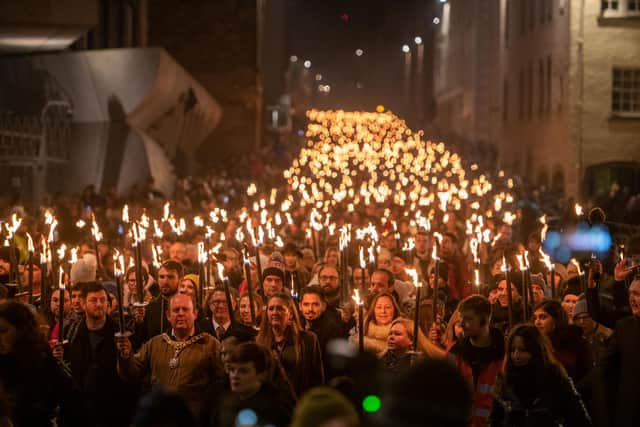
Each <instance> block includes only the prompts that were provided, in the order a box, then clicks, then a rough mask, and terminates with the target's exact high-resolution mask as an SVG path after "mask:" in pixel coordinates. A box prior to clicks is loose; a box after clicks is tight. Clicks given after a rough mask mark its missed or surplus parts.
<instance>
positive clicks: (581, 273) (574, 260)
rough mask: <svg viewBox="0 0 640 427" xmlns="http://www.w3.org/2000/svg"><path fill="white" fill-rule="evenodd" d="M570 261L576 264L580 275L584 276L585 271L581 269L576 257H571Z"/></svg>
mask: <svg viewBox="0 0 640 427" xmlns="http://www.w3.org/2000/svg"><path fill="white" fill-rule="evenodd" d="M569 262H570V263H571V264H573V265H575V266H576V269H577V270H578V275H579V276H582V275H583V274H584V272H583V271H582V270H581V269H580V263H579V262H578V261H577V260H576V259H575V258H571V259H570V260H569Z"/></svg>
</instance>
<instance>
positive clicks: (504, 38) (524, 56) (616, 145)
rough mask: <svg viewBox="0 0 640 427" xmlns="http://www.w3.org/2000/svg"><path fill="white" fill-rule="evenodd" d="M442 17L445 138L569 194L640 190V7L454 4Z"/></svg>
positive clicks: (578, 0)
mask: <svg viewBox="0 0 640 427" xmlns="http://www.w3.org/2000/svg"><path fill="white" fill-rule="evenodd" d="M440 20H441V21H440V31H439V32H438V34H437V36H436V39H435V46H436V49H435V50H436V58H435V66H434V69H435V70H434V73H435V90H436V104H437V118H436V123H435V124H436V129H437V130H436V136H437V137H439V138H442V139H444V140H447V141H451V142H452V143H453V144H454V145H456V146H457V147H459V149H460V150H461V151H463V152H465V151H466V152H468V153H472V154H476V155H479V156H480V158H481V159H482V158H483V155H484V165H485V166H487V167H493V166H495V167H498V168H505V169H507V170H509V171H512V172H515V173H518V174H520V175H522V176H523V177H525V178H526V179H527V180H528V182H530V183H532V184H535V185H544V186H546V187H547V188H551V189H554V190H557V191H558V192H563V193H564V194H565V195H568V196H585V197H587V196H593V195H595V194H598V193H601V192H603V191H605V192H606V191H608V190H609V188H610V187H611V185H612V184H613V183H614V182H617V183H618V185H620V186H621V187H622V188H624V187H628V191H630V192H631V193H638V192H640V172H639V171H640V1H637V0H612V1H597V0H573V1H570V0H486V1H473V2H469V1H465V0H449V1H441V10H440ZM487 153H488V154H487Z"/></svg>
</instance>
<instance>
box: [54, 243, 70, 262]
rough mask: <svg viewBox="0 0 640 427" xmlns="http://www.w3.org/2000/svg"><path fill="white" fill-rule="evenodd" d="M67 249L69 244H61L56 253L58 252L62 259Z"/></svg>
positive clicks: (59, 257)
mask: <svg viewBox="0 0 640 427" xmlns="http://www.w3.org/2000/svg"><path fill="white" fill-rule="evenodd" d="M66 251H67V245H65V244H64V243H63V244H61V245H60V247H59V248H58V250H57V251H56V253H57V254H58V259H59V260H60V261H62V260H63V259H64V255H65V252H66Z"/></svg>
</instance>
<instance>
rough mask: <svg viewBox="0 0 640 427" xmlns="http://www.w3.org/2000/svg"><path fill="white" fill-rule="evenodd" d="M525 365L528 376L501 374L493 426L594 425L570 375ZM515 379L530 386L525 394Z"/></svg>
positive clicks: (491, 423) (493, 413)
mask: <svg viewBox="0 0 640 427" xmlns="http://www.w3.org/2000/svg"><path fill="white" fill-rule="evenodd" d="M522 369H523V370H528V371H529V372H527V373H525V374H524V375H523V377H524V378H526V380H517V379H513V380H508V379H505V378H504V377H503V376H502V375H500V376H499V379H498V381H497V383H496V387H495V396H494V399H493V406H492V409H491V415H490V417H489V422H490V425H491V426H492V427H529V426H530V427H534V426H535V427H537V426H545V427H547V426H548V427H553V426H564V427H581V426H590V425H591V419H590V418H589V415H588V414H587V411H586V409H585V407H584V404H583V403H582V400H581V399H580V395H579V394H578V392H577V390H576V389H575V387H574V386H573V382H572V381H571V378H569V377H567V376H566V375H564V374H561V373H559V372H551V370H549V369H546V372H544V371H542V372H541V370H539V369H536V368H534V367H531V366H525V367H523V368H522ZM513 376H514V377H515V376H516V375H515V374H514V375H513ZM516 381H520V382H521V383H522V386H521V387H525V388H526V389H527V390H526V397H525V396H524V395H523V393H518V392H517V391H516V390H517V389H518V387H516V386H515V385H514V383H515V382H516Z"/></svg>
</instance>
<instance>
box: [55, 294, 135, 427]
mask: <svg viewBox="0 0 640 427" xmlns="http://www.w3.org/2000/svg"><path fill="white" fill-rule="evenodd" d="M81 298H82V306H83V308H84V312H85V316H84V317H83V318H82V319H79V320H78V321H76V322H75V323H73V324H72V325H71V327H70V328H69V332H68V334H67V337H68V342H67V343H66V344H65V345H64V346H56V348H55V349H54V355H55V356H56V357H58V359H59V360H63V359H64V360H65V361H66V362H68V363H69V366H70V367H71V373H72V375H73V378H74V379H75V381H76V383H77V384H78V385H79V387H80V388H81V390H82V396H83V399H82V403H83V404H84V408H83V409H84V412H86V413H87V414H91V417H92V421H93V422H94V423H95V424H93V425H95V426H112V425H125V424H128V422H129V421H130V417H131V415H132V413H133V410H134V408H135V402H136V389H135V388H132V387H130V386H127V385H126V384H124V382H123V381H122V380H121V379H120V377H119V376H118V372H117V370H116V366H117V360H118V358H117V352H116V341H115V333H116V332H117V331H118V330H119V327H118V324H117V322H116V321H115V320H114V319H112V318H111V317H109V316H108V315H107V304H108V303H107V292H106V290H105V288H104V287H103V286H102V284H100V283H97V282H88V283H85V284H84V285H83V287H82V297H81ZM115 408H117V410H114V409H115Z"/></svg>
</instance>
